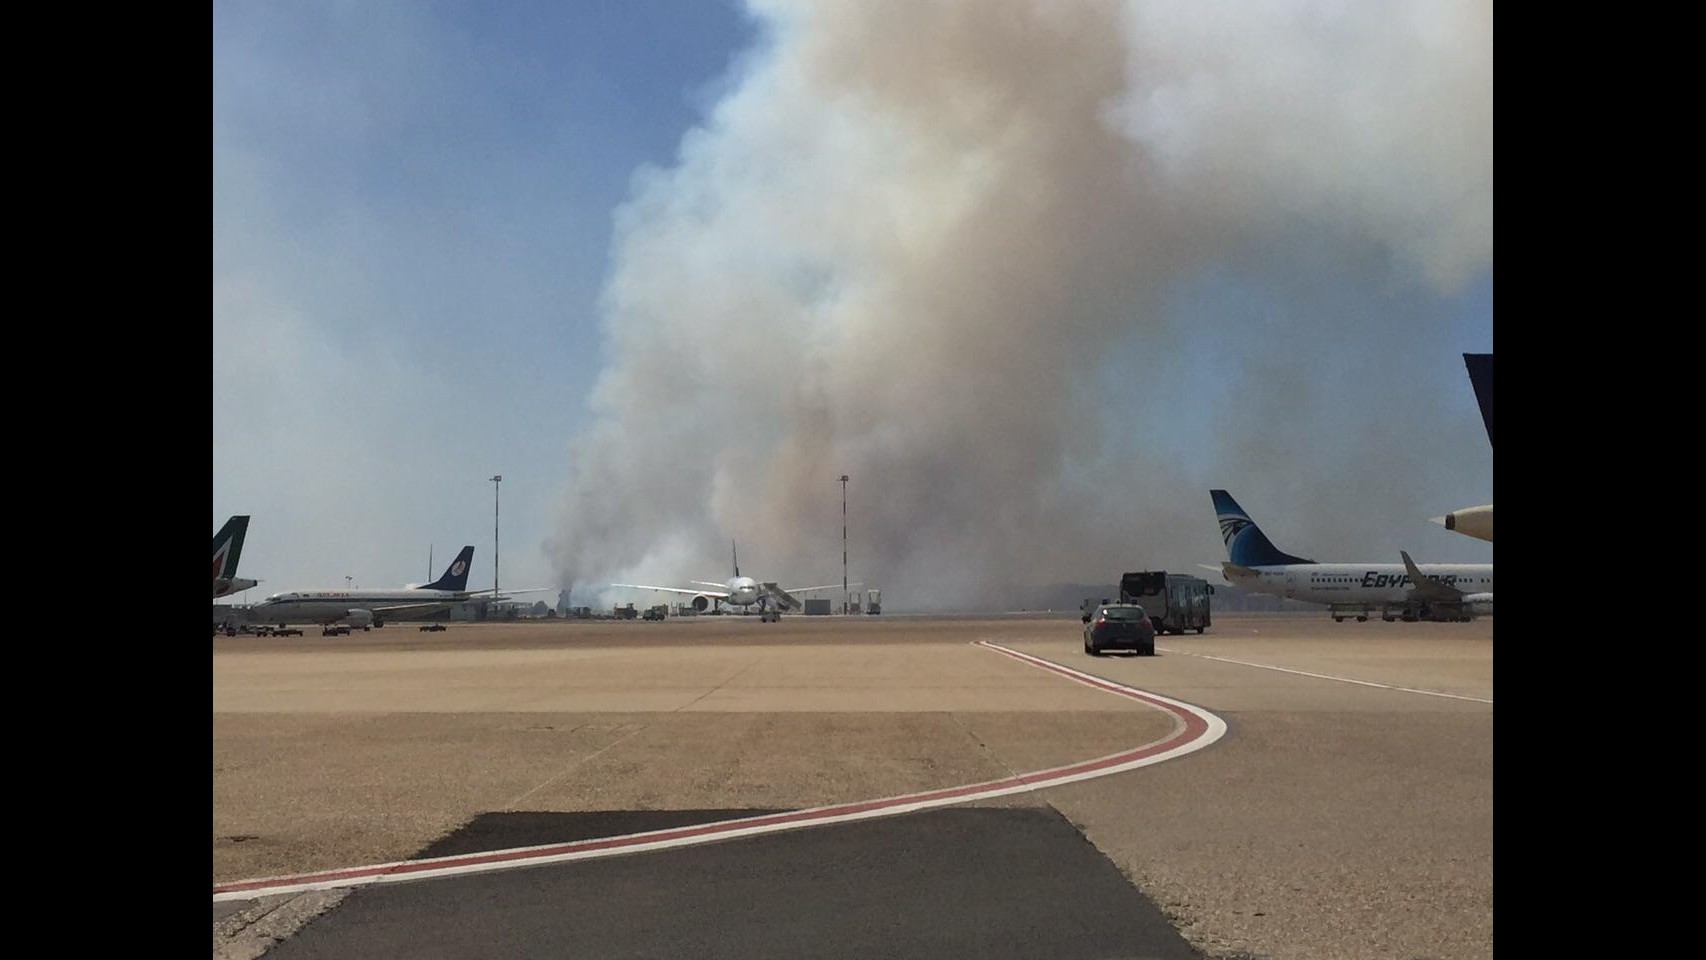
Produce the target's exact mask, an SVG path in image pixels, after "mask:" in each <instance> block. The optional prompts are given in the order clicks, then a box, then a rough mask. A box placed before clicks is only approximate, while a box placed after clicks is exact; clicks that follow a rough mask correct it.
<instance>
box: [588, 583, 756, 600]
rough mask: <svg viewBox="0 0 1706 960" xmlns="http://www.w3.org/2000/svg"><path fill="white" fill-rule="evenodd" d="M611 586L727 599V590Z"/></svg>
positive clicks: (637, 584)
mask: <svg viewBox="0 0 1706 960" xmlns="http://www.w3.org/2000/svg"><path fill="white" fill-rule="evenodd" d="M694 582H697V581H694ZM611 586H613V587H632V588H633V589H635V590H664V591H667V592H669V593H686V594H691V595H692V596H695V597H720V598H722V599H724V600H726V599H728V596H729V593H728V591H727V590H683V589H682V588H680V587H654V586H651V585H650V584H645V583H613V584H611ZM717 586H719V587H720V586H723V584H720V583H719V584H717Z"/></svg>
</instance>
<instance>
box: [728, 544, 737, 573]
mask: <svg viewBox="0 0 1706 960" xmlns="http://www.w3.org/2000/svg"><path fill="white" fill-rule="evenodd" d="M729 556H731V557H733V558H734V563H735V576H737V577H738V576H740V551H739V550H736V549H735V542H734V541H733V540H730V541H729Z"/></svg>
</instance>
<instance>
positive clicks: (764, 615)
mask: <svg viewBox="0 0 1706 960" xmlns="http://www.w3.org/2000/svg"><path fill="white" fill-rule="evenodd" d="M729 552H730V555H731V556H732V557H733V559H734V571H735V573H734V576H732V577H730V578H729V579H727V580H725V581H723V582H722V583H714V582H712V581H710V580H689V581H687V582H688V583H694V584H698V585H699V586H698V587H697V588H692V589H689V588H685V587H657V586H652V585H649V584H644V583H613V584H611V586H613V587H630V588H633V589H635V590H662V591H665V592H667V593H680V594H686V595H689V596H691V597H693V600H692V606H693V609H694V610H697V611H698V612H700V613H704V612H705V611H706V610H708V609H713V608H715V607H716V606H718V605H719V604H724V603H726V604H729V605H730V606H734V607H742V608H745V607H752V606H756V607H758V615H759V619H760V620H761V621H762V622H765V623H771V622H774V621H778V620H781V619H782V611H784V610H797V609H800V607H801V606H802V605H801V603H800V601H799V600H798V599H796V598H795V597H794V594H795V593H804V592H805V591H807V590H829V589H831V588H835V589H840V587H841V586H842V585H841V584H839V583H826V584H823V585H821V586H816V587H788V588H785V589H784V588H782V587H779V586H777V585H776V584H775V583H774V582H765V581H761V580H754V579H753V578H751V577H743V576H741V575H740V553H739V551H737V550H735V548H734V544H733V543H731V544H729ZM847 586H848V587H856V586H859V584H858V583H849V584H847ZM706 588H709V589H706Z"/></svg>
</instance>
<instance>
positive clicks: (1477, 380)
mask: <svg viewBox="0 0 1706 960" xmlns="http://www.w3.org/2000/svg"><path fill="white" fill-rule="evenodd" d="M1463 365H1464V366H1466V367H1468V368H1469V382H1470V383H1471V384H1472V385H1473V386H1474V387H1475V402H1476V403H1478V404H1480V405H1481V422H1482V423H1485V424H1486V425H1487V443H1488V444H1489V445H1490V444H1491V443H1492V442H1493V355H1492V354H1490V353H1466V354H1464V355H1463Z"/></svg>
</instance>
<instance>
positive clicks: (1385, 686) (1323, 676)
mask: <svg viewBox="0 0 1706 960" xmlns="http://www.w3.org/2000/svg"><path fill="white" fill-rule="evenodd" d="M1155 649H1157V650H1161V651H1163V652H1166V653H1178V654H1183V655H1184V656H1187V657H1197V658H1200V659H1203V660H1218V661H1220V662H1221V663H1236V664H1238V665H1239V666H1241V667H1259V668H1261V669H1263V670H1277V671H1279V672H1280V673H1295V674H1297V675H1298V676H1300V677H1314V678H1315V679H1317V680H1336V681H1338V682H1339V683H1354V684H1357V685H1359V686H1364V687H1379V688H1380V689H1382V690H1396V691H1398V692H1399V693H1419V694H1421V695H1422V696H1424V697H1447V698H1449V699H1452V700H1468V701H1471V702H1473V703H1488V704H1490V703H1492V702H1493V701H1492V700H1490V699H1488V698H1486V697H1471V696H1467V695H1465V694H1461V693H1446V692H1445V691H1443V690H1421V689H1418V688H1416V687H1399V686H1394V685H1393V684H1390V683H1375V682H1374V681H1373V680H1358V679H1356V678H1354V677H1336V676H1333V675H1332V674H1330V673H1310V672H1309V671H1308V670H1293V669H1291V668H1290V667H1276V666H1274V665H1273V664H1271V663H1252V662H1250V661H1249V660H1234V659H1233V658H1231V657H1217V656H1214V655H1213V654H1208V653H1191V652H1190V651H1188V650H1174V649H1172V648H1171V647H1156V648H1155Z"/></svg>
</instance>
